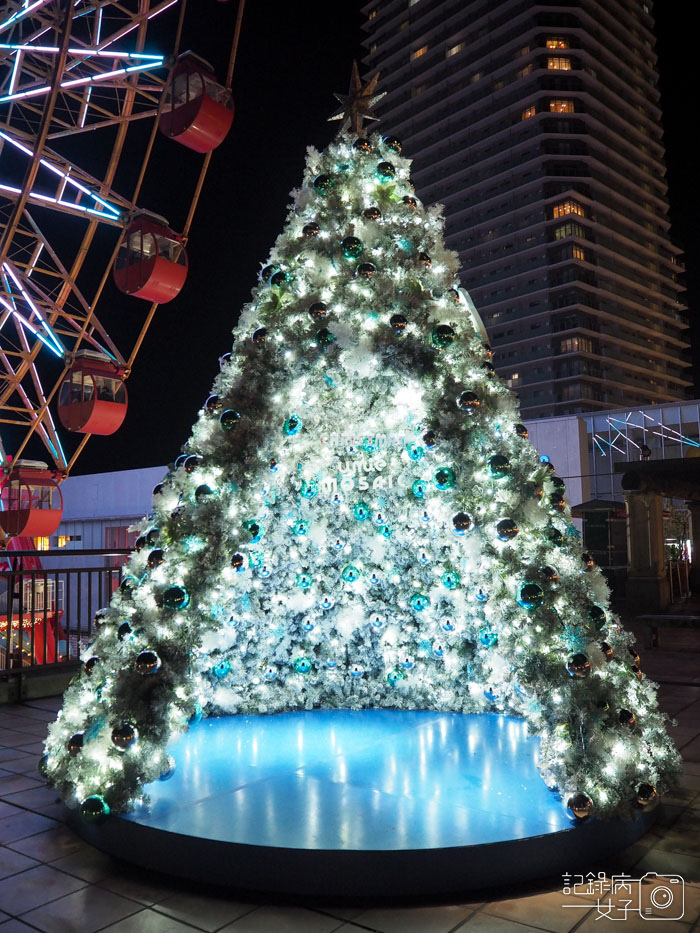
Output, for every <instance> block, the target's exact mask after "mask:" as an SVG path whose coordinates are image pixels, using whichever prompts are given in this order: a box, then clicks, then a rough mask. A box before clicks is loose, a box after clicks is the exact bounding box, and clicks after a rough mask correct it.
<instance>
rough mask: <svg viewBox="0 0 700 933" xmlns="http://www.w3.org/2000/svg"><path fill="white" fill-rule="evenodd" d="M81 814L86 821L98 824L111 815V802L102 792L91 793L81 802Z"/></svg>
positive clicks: (94, 824) (93, 824)
mask: <svg viewBox="0 0 700 933" xmlns="http://www.w3.org/2000/svg"><path fill="white" fill-rule="evenodd" d="M80 815H81V816H82V818H83V819H84V820H85V822H86V823H90V824H91V825H92V826H97V825H99V824H100V823H104V821H105V820H106V819H107V817H108V816H109V804H108V803H107V801H106V800H105V799H104V797H102V796H101V795H100V794H91V796H90V797H86V798H85V800H83V802H82V803H81V804H80Z"/></svg>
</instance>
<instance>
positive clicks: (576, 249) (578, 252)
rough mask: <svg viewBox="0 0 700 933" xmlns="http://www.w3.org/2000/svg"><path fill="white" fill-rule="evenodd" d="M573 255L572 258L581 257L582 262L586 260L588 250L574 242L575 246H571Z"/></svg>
mask: <svg viewBox="0 0 700 933" xmlns="http://www.w3.org/2000/svg"><path fill="white" fill-rule="evenodd" d="M571 257H572V259H580V260H581V262H585V261H586V250H585V249H582V248H581V247H580V246H576V245H575V244H574V246H572V248H571Z"/></svg>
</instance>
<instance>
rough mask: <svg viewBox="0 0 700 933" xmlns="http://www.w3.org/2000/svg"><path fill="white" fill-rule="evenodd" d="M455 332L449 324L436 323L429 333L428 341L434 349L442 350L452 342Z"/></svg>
mask: <svg viewBox="0 0 700 933" xmlns="http://www.w3.org/2000/svg"><path fill="white" fill-rule="evenodd" d="M455 337H456V334H455V332H454V330H453V329H452V328H451V327H450V326H449V324H438V326H437V327H435V328H433V330H432V332H431V334H430V342H431V343H432V345H433V346H434V347H435V349H436V350H444V349H445V347H449V346H450V344H451V343H453V341H454V339H455Z"/></svg>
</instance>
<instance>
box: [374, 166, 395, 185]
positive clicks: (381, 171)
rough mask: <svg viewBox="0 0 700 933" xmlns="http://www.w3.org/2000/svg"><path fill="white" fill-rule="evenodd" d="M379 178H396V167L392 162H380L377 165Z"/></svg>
mask: <svg viewBox="0 0 700 933" xmlns="http://www.w3.org/2000/svg"><path fill="white" fill-rule="evenodd" d="M377 178H379V180H380V181H391V179H392V178H396V168H395V167H394V165H393V164H392V163H391V162H380V163H379V165H378V166H377Z"/></svg>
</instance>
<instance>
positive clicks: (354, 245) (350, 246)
mask: <svg viewBox="0 0 700 933" xmlns="http://www.w3.org/2000/svg"><path fill="white" fill-rule="evenodd" d="M340 248H341V249H342V251H343V256H345V258H346V259H357V258H358V256H361V255H362V241H361V240H358V239H357V237H356V236H346V237H345V239H344V240H343V241H342V242H341V244H340Z"/></svg>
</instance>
